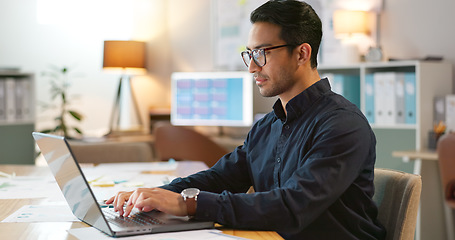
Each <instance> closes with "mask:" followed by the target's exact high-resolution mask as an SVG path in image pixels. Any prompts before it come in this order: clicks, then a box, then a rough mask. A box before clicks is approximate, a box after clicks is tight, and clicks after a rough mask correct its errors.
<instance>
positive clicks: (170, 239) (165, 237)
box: [68, 227, 245, 240]
mask: <svg viewBox="0 0 455 240" xmlns="http://www.w3.org/2000/svg"><path fill="white" fill-rule="evenodd" d="M68 232H69V233H70V234H71V235H73V236H74V237H76V238H77V239H81V240H82V239H96V240H110V239H118V238H113V237H109V236H108V235H106V234H104V233H102V232H100V231H98V230H97V229H95V228H92V227H89V228H74V229H70V230H68ZM121 239H122V240H142V239H147V240H194V239H198V240H233V239H245V238H240V237H235V236H231V235H227V234H223V233H222V232H221V231H220V230H216V229H206V230H194V231H182V232H170V233H154V234H145V235H138V236H131V237H122V238H121Z"/></svg>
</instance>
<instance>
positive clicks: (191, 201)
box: [181, 188, 201, 217]
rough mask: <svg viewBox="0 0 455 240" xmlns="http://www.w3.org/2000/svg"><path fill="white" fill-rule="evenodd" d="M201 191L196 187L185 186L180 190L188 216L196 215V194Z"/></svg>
mask: <svg viewBox="0 0 455 240" xmlns="http://www.w3.org/2000/svg"><path fill="white" fill-rule="evenodd" d="M200 192H201V191H200V190H199V189H197V188H187V189H184V190H183V191H182V193H181V194H182V197H183V201H185V204H186V210H187V212H188V216H190V217H193V216H194V215H196V204H197V196H198V195H199V193H200Z"/></svg>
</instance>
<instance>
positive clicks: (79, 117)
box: [68, 110, 84, 121]
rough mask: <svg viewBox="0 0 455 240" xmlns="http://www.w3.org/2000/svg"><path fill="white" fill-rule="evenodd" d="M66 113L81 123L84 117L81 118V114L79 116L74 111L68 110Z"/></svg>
mask: <svg viewBox="0 0 455 240" xmlns="http://www.w3.org/2000/svg"><path fill="white" fill-rule="evenodd" d="M68 112H69V113H70V114H71V116H73V117H74V118H75V119H76V120H78V121H81V120H82V118H83V117H84V116H82V114H80V113H78V112H76V111H72V110H68Z"/></svg>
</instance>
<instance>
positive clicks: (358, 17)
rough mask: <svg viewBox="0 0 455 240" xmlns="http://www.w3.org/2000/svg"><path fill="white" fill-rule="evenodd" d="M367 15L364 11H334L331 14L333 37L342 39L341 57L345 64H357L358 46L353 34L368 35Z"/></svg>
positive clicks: (358, 59) (358, 58) (358, 56)
mask: <svg viewBox="0 0 455 240" xmlns="http://www.w3.org/2000/svg"><path fill="white" fill-rule="evenodd" d="M367 23H368V13H367V12H365V11H351V10H336V11H335V12H334V14H333V29H334V31H335V35H337V36H338V37H340V38H341V39H342V47H343V49H342V50H343V55H344V57H345V58H346V59H345V61H347V62H359V61H360V54H359V50H358V46H357V44H356V43H355V41H354V40H353V35H354V34H369V28H368V24H367Z"/></svg>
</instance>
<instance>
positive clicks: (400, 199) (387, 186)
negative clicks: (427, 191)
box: [373, 168, 422, 240]
mask: <svg viewBox="0 0 455 240" xmlns="http://www.w3.org/2000/svg"><path fill="white" fill-rule="evenodd" d="M374 186H375V194H374V196H373V200H374V201H375V202H376V204H377V205H378V208H379V209H378V220H379V222H380V223H381V224H383V225H384V227H385V228H386V230H387V237H386V239H393V240H398V239H406V240H413V239H414V234H415V227H416V223H417V212H418V209H419V202H420V192H421V190H422V180H421V177H420V176H419V175H415V174H410V173H405V172H401V171H396V170H389V169H381V168H377V169H375V171H374Z"/></svg>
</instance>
